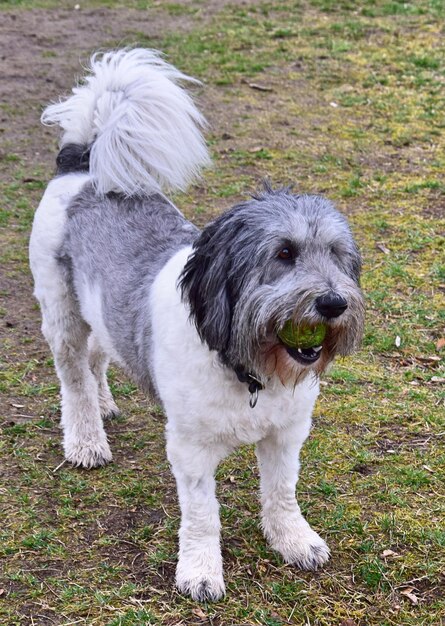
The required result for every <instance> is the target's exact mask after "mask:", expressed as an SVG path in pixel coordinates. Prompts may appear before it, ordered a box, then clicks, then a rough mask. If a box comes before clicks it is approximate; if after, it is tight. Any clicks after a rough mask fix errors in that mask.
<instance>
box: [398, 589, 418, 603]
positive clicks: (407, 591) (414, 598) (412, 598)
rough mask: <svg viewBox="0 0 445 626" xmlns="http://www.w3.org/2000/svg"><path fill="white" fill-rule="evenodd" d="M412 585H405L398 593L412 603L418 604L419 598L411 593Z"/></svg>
mask: <svg viewBox="0 0 445 626" xmlns="http://www.w3.org/2000/svg"><path fill="white" fill-rule="evenodd" d="M413 591H414V587H407V588H406V589H403V590H402V591H401V592H400V593H401V594H402V596H405V597H406V598H408V600H410V601H411V602H412V604H419V598H418V597H417V596H416V595H415V594H414V593H413Z"/></svg>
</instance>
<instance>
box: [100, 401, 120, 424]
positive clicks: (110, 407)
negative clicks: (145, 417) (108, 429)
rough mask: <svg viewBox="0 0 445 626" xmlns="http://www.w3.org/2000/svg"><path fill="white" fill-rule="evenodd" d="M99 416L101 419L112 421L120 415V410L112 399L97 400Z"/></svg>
mask: <svg viewBox="0 0 445 626" xmlns="http://www.w3.org/2000/svg"><path fill="white" fill-rule="evenodd" d="M99 406H100V416H101V418H102V419H113V418H115V417H118V416H119V415H120V410H119V407H118V406H117V404H116V403H115V401H114V400H113V398H104V397H100V398H99Z"/></svg>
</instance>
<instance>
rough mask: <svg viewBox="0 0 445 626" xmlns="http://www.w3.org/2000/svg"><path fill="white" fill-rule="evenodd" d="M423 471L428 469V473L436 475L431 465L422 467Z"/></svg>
mask: <svg viewBox="0 0 445 626" xmlns="http://www.w3.org/2000/svg"><path fill="white" fill-rule="evenodd" d="M422 467H423V469H426V471H427V472H429V473H430V474H434V470H433V469H431V467H430V466H429V465H422Z"/></svg>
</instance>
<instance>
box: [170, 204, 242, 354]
mask: <svg viewBox="0 0 445 626" xmlns="http://www.w3.org/2000/svg"><path fill="white" fill-rule="evenodd" d="M230 218H231V216H230V215H229V214H227V213H226V214H225V215H223V216H221V217H220V218H218V219H217V220H215V221H214V222H212V223H210V224H209V225H208V226H206V228H205V229H204V230H203V231H202V233H201V235H200V236H199V237H198V239H197V240H196V241H195V243H194V249H193V253H192V254H191V255H190V257H189V259H188V260H187V263H186V265H185V267H184V270H183V272H182V274H181V276H180V278H179V286H180V288H181V291H182V297H183V299H184V300H185V301H186V302H188V304H189V306H190V314H191V319H192V320H193V321H194V323H195V325H196V328H197V331H198V334H199V336H200V337H201V339H202V340H203V341H205V342H206V343H207V345H208V346H209V348H210V349H211V350H217V351H218V352H220V353H224V352H225V351H226V350H227V348H228V345H229V342H230V334H231V322H232V315H233V307H234V305H235V303H236V298H237V294H236V292H237V287H236V282H237V281H236V272H234V271H233V259H232V255H231V244H232V242H233V238H234V235H235V233H234V228H235V229H236V227H235V225H234V224H233V222H232V220H231V219H230ZM238 228H239V226H238Z"/></svg>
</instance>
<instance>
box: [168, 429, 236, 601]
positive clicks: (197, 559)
mask: <svg viewBox="0 0 445 626" xmlns="http://www.w3.org/2000/svg"><path fill="white" fill-rule="evenodd" d="M226 453H227V452H226V451H225V450H224V451H223V450H221V449H219V447H216V446H215V447H213V446H211V445H210V446H208V447H206V448H204V447H201V446H199V445H192V444H190V443H189V442H188V441H187V439H186V438H182V437H179V436H178V435H177V434H175V433H172V432H169V431H168V430H167V455H168V459H169V461H170V463H171V465H172V469H173V473H174V475H175V478H176V484H177V488H178V496H179V503H180V506H181V527H180V530H179V558H178V565H177V568H176V586H177V588H178V589H179V591H181V592H182V593H186V594H189V595H190V596H191V597H192V598H193V599H194V600H199V601H205V600H218V599H219V598H221V597H222V596H223V595H224V592H225V587H224V579H223V566H222V557H221V548H220V537H219V535H220V528H221V524H220V520H219V505H218V501H217V500H216V496H215V479H214V472H215V470H216V467H217V465H218V463H219V461H220V460H221V459H222V458H223V457H224V456H226Z"/></svg>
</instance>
